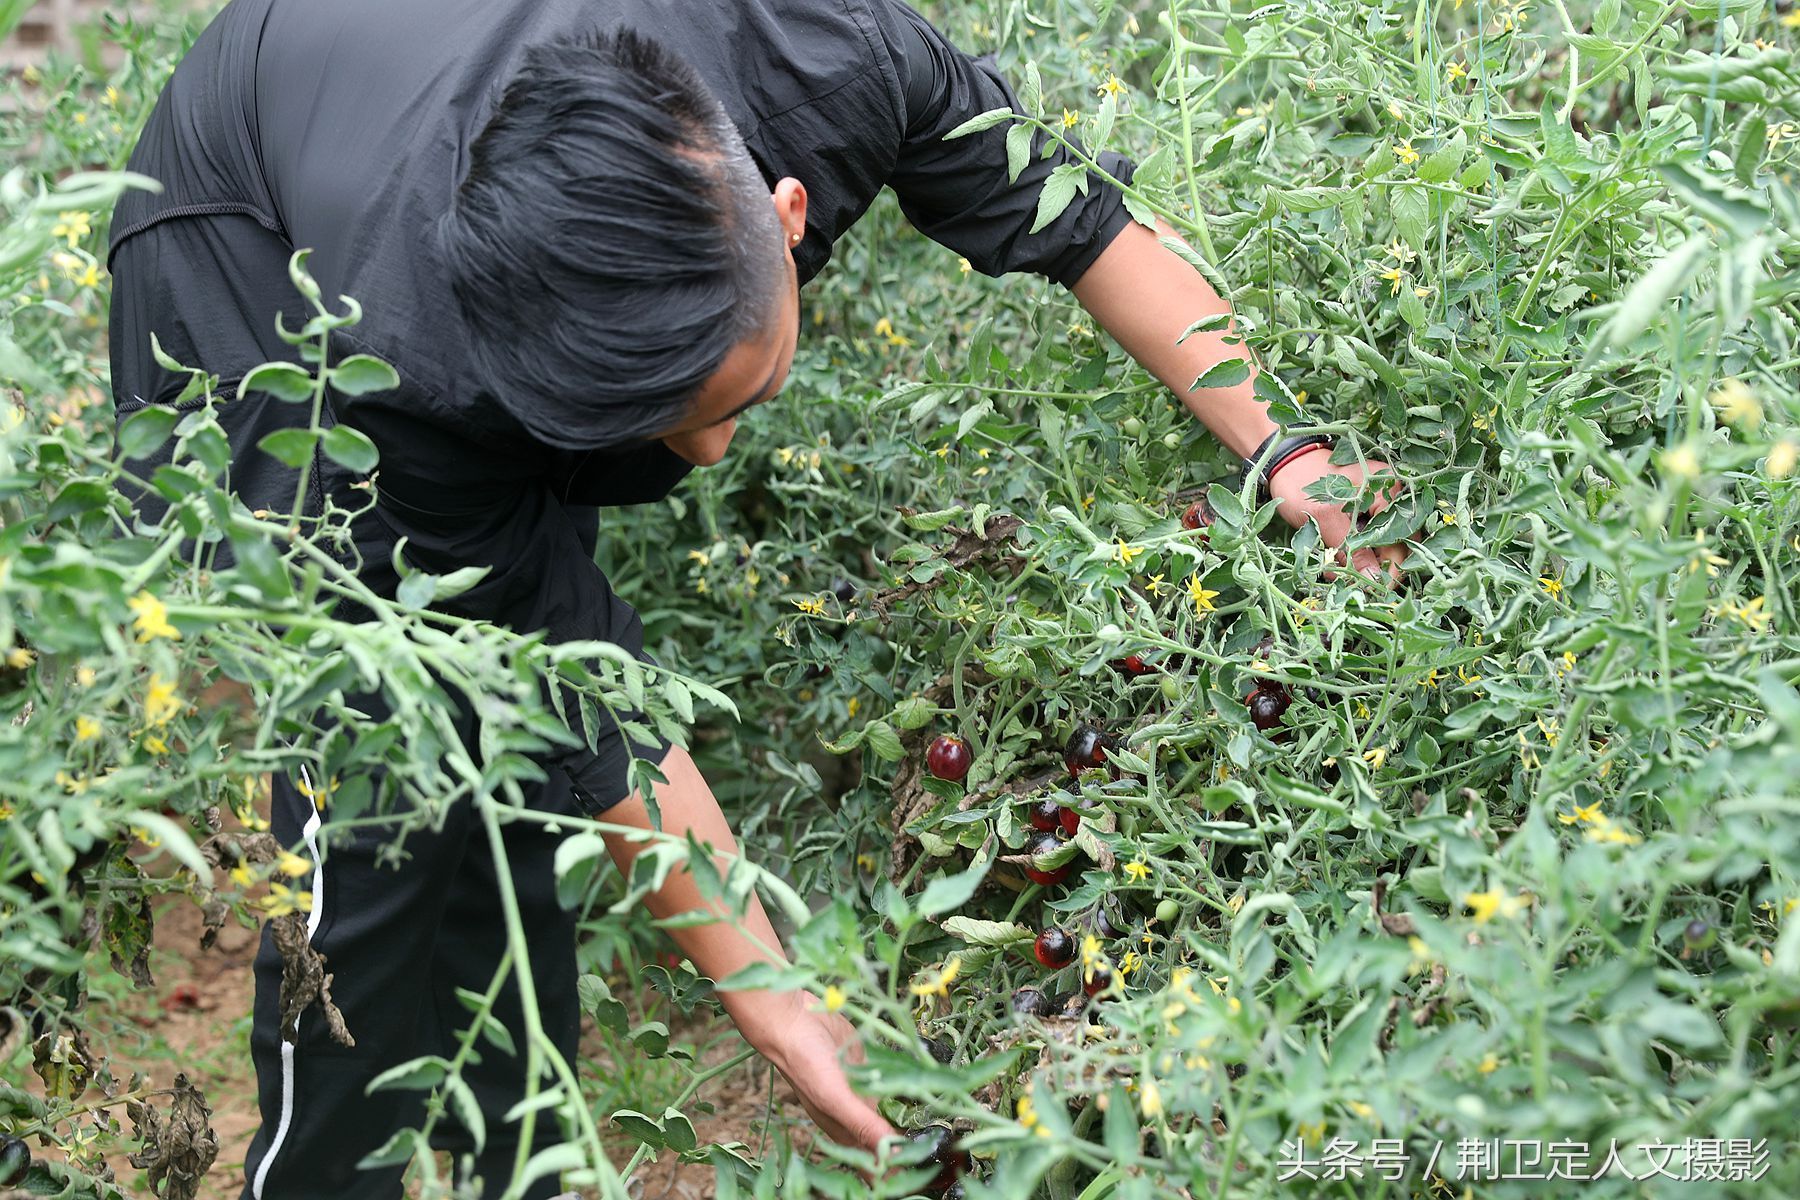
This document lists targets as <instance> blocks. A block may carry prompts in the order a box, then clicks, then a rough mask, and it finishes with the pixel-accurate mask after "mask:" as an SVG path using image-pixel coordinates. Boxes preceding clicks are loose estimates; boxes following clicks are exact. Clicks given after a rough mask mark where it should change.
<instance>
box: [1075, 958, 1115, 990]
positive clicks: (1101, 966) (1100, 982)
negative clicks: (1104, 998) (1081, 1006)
mask: <svg viewBox="0 0 1800 1200" xmlns="http://www.w3.org/2000/svg"><path fill="white" fill-rule="evenodd" d="M1081 975H1082V979H1081V990H1082V991H1084V992H1086V993H1087V994H1088V995H1090V996H1097V995H1099V994H1100V993H1101V992H1103V991H1105V990H1106V989H1107V988H1108V987H1111V986H1112V980H1113V969H1112V968H1111V967H1109V966H1107V965H1106V964H1105V963H1103V962H1097V963H1095V964H1094V965H1093V966H1091V967H1084V968H1083V969H1082V972H1081Z"/></svg>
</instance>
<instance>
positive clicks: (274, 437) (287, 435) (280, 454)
mask: <svg viewBox="0 0 1800 1200" xmlns="http://www.w3.org/2000/svg"><path fill="white" fill-rule="evenodd" d="M318 443H319V435H318V434H316V433H314V432H313V431H312V430H310V429H277V430H276V431H275V432H274V433H271V434H269V435H268V436H267V437H265V438H263V440H262V441H260V442H258V443H256V446H257V449H259V450H261V451H262V452H263V453H264V454H267V455H270V456H271V457H273V458H277V459H280V460H281V461H282V462H283V463H286V464H287V465H288V466H290V467H293V468H294V469H295V470H299V469H300V467H302V466H303V465H305V463H306V460H307V459H309V458H311V457H312V454H313V447H314V446H316V445H318Z"/></svg>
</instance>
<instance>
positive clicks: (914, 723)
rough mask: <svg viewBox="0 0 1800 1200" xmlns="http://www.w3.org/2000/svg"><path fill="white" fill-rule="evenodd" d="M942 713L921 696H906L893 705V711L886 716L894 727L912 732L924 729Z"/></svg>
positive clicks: (941, 710)
mask: <svg viewBox="0 0 1800 1200" xmlns="http://www.w3.org/2000/svg"><path fill="white" fill-rule="evenodd" d="M943 711H944V710H943V709H941V708H939V707H938V706H937V705H935V704H933V703H932V702H931V701H929V700H927V699H925V698H924V697H923V696H908V697H907V698H906V699H904V700H902V701H901V702H900V703H898V704H896V705H894V711H893V712H891V713H889V714H888V716H889V719H890V720H892V721H893V723H894V725H895V726H896V727H898V728H900V729H906V730H913V729H923V728H925V726H927V725H929V724H931V722H932V721H933V720H935V719H936V718H937V715H938V714H939V713H941V712H943Z"/></svg>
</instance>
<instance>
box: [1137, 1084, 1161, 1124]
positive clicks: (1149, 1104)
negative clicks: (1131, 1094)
mask: <svg viewBox="0 0 1800 1200" xmlns="http://www.w3.org/2000/svg"><path fill="white" fill-rule="evenodd" d="M1138 1111H1139V1112H1141V1113H1143V1114H1144V1120H1146V1121H1154V1120H1155V1119H1156V1118H1158V1117H1160V1116H1162V1112H1163V1102H1162V1090H1161V1089H1160V1088H1158V1087H1157V1086H1156V1080H1154V1079H1146V1080H1144V1086H1143V1087H1142V1088H1141V1089H1139V1091H1138Z"/></svg>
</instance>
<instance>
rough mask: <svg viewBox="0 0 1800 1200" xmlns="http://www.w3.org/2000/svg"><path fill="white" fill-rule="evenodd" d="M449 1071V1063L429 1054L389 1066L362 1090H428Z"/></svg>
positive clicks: (368, 1091)
mask: <svg viewBox="0 0 1800 1200" xmlns="http://www.w3.org/2000/svg"><path fill="white" fill-rule="evenodd" d="M449 1072H450V1064H449V1063H447V1062H445V1061H444V1060H443V1059H441V1058H439V1057H438V1056H437V1055H435V1054H431V1055H427V1056H425V1057H423V1058H415V1059H413V1060H412V1061H411V1062H403V1063H401V1064H400V1065H399V1066H396V1067H389V1068H388V1069H387V1070H385V1071H383V1072H382V1073H381V1074H379V1075H377V1076H376V1077H375V1078H373V1079H371V1080H369V1085H368V1086H367V1087H366V1088H364V1089H363V1091H364V1092H365V1093H367V1094H373V1093H375V1092H385V1091H401V1092H428V1091H430V1090H431V1089H432V1088H435V1087H436V1086H437V1085H438V1084H440V1083H442V1082H444V1079H445V1077H446V1076H447V1075H448V1074H449Z"/></svg>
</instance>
